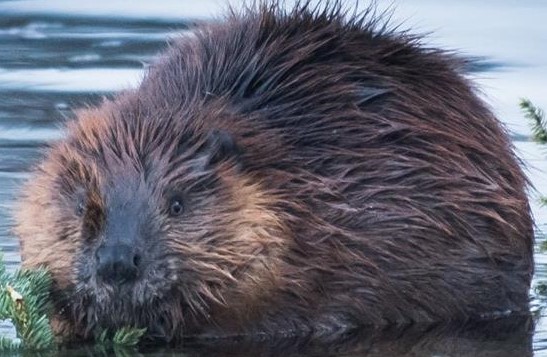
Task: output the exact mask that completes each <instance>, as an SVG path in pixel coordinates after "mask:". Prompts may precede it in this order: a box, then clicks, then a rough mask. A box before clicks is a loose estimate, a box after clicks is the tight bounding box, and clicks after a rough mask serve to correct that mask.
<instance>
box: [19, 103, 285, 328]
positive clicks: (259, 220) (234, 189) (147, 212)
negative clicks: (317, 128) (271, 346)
mask: <svg viewBox="0 0 547 357" xmlns="http://www.w3.org/2000/svg"><path fill="white" fill-rule="evenodd" d="M185 122H186V121H185ZM244 165H245V163H244V155H243V152H242V147H241V146H240V145H238V143H237V142H236V140H235V139H234V135H232V133H230V132H229V131H228V130H225V129H218V128H214V129H204V128H193V129H192V128H189V127H187V126H186V125H185V124H184V122H183V121H182V120H174V119H173V118H158V117H155V118H146V117H144V116H141V115H137V114H134V113H133V114H131V113H125V112H123V111H120V110H113V109H112V108H109V105H104V106H103V108H102V109H97V110H88V111H87V112H84V113H80V115H79V119H78V120H76V121H75V122H74V123H72V124H71V125H69V126H68V130H67V136H66V139H64V140H63V141H62V142H60V143H58V144H57V145H55V146H54V147H52V149H51V150H50V151H49V152H48V154H47V157H46V159H45V160H44V161H43V163H42V164H41V165H40V166H39V167H38V169H37V170H36V172H35V174H34V176H33V177H32V178H31V179H30V180H29V183H28V185H27V186H26V188H25V191H24V197H23V199H22V203H21V206H20V209H19V212H18V217H17V218H18V226H17V233H18V235H19V236H20V238H21V248H22V257H23V264H24V266H26V267H37V266H41V265H43V266H45V267H46V268H48V269H49V270H50V271H51V273H52V274H53V279H54V286H55V288H54V294H55V295H54V296H55V297H56V299H57V308H58V309H59V313H60V314H64V316H65V318H66V319H67V320H69V321H71V322H72V323H73V326H79V327H80V328H83V329H85V330H86V334H89V333H90V332H91V331H92V330H94V329H95V327H98V326H101V325H102V326H103V327H108V328H116V327H120V326H124V325H136V326H142V327H147V328H148V329H149V332H150V333H151V334H152V335H154V334H155V335H157V336H159V337H163V338H166V339H169V338H171V337H172V335H173V334H174V333H176V331H177V330H179V329H181V328H184V327H185V325H186V326H191V325H193V324H196V322H199V321H206V320H208V319H213V318H214V317H212V316H211V311H213V310H215V309H217V308H220V309H222V307H226V306H228V307H229V306H230V304H235V305H237V304H238V303H239V302H241V301H239V300H238V296H245V295H247V296H252V295H256V294H259V293H263V292H264V291H265V290H267V289H266V286H267V284H268V281H269V280H270V277H269V275H271V274H274V271H275V269H274V267H272V265H275V264H274V261H275V260H276V256H277V255H278V253H279V250H280V249H281V247H282V245H283V244H282V236H283V235H282V234H281V233H280V232H281V230H282V228H281V223H280V222H279V220H278V217H277V215H276V214H275V208H274V207H275V204H274V202H273V195H272V194H270V193H268V192H266V191H265V190H264V189H263V187H261V182H260V180H257V179H256V178H252V177H251V176H250V175H249V174H247V173H245V170H244ZM238 294H239V295H238ZM238 301H239V302H238ZM241 303H243V302H241Z"/></svg>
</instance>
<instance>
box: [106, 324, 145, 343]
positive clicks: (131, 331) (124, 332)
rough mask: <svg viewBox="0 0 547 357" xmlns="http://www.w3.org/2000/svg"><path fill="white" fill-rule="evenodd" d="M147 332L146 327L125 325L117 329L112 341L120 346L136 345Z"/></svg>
mask: <svg viewBox="0 0 547 357" xmlns="http://www.w3.org/2000/svg"><path fill="white" fill-rule="evenodd" d="M145 333H146V329H145V328H142V329H139V328H128V327H123V328H121V329H119V330H118V331H116V333H115V334H114V338H113V339H112V342H113V343H114V344H115V345H118V346H135V345H136V344H137V343H139V340H140V338H141V337H142V336H143V335H144V334H145Z"/></svg>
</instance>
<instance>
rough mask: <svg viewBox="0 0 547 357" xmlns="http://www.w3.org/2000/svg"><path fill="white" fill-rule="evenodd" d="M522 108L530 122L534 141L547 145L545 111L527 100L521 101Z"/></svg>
mask: <svg viewBox="0 0 547 357" xmlns="http://www.w3.org/2000/svg"><path fill="white" fill-rule="evenodd" d="M520 108H521V109H522V111H523V113H524V116H525V117H526V118H527V119H528V120H529V122H530V128H531V129H532V134H533V138H534V141H536V142H537V143H539V144H547V123H546V122H545V115H544V113H543V110H541V109H540V108H538V107H536V106H535V105H534V104H532V102H531V101H530V100H529V99H525V98H523V99H521V100H520Z"/></svg>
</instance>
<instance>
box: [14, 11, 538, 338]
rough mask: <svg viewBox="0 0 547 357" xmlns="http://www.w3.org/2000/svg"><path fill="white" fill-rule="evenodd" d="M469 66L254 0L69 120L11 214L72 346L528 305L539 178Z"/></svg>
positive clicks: (357, 18) (503, 311) (334, 328)
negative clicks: (126, 332)
mask: <svg viewBox="0 0 547 357" xmlns="http://www.w3.org/2000/svg"><path fill="white" fill-rule="evenodd" d="M467 64H468V62H467V60H466V59H465V58H463V57H462V56H458V55H456V54H453V53H451V52H448V51H444V50H440V49H435V48H429V47H427V46H425V45H424V44H423V40H422V38H421V37H420V36H415V35H412V34H410V33H409V32H407V31H400V30H398V29H397V28H396V27H394V26H390V25H389V23H388V21H387V20H385V17H383V16H381V15H376V14H375V11H374V10H371V9H369V10H368V11H364V13H360V14H352V13H350V12H348V11H347V10H344V9H343V8H342V6H340V5H339V3H334V4H332V3H331V4H330V5H326V6H323V7H315V6H311V5H310V4H309V2H300V3H298V4H296V5H295V6H294V7H292V8H291V9H285V8H284V7H283V6H282V5H281V4H280V3H278V2H272V1H269V2H262V3H259V4H257V5H250V6H248V7H247V8H245V9H243V10H232V11H230V12H229V13H228V15H227V16H226V17H225V18H224V20H223V21H217V22H214V23H210V24H204V25H202V26H200V27H197V28H196V29H194V30H192V31H191V32H190V33H189V34H187V35H183V36H182V37H180V38H178V39H176V40H174V42H173V43H172V44H171V45H170V47H169V48H168V49H167V50H166V51H165V53H163V55H161V56H159V58H158V59H157V60H156V61H155V62H154V63H153V64H152V65H151V66H150V67H149V68H148V69H147V73H146V75H145V77H144V78H143V80H142V82H141V84H140V85H139V87H138V88H136V89H132V90H127V91H125V92H123V93H120V94H118V95H116V96H114V97H113V98H107V99H105V100H104V102H102V103H100V104H99V105H97V106H95V107H89V108H86V109H83V110H80V111H77V112H75V116H76V119H75V120H73V121H70V122H69V123H67V125H66V135H65V136H64V138H63V139H62V140H60V141H58V142H56V143H53V144H52V145H51V147H49V149H48V150H47V152H46V153H45V157H44V159H43V161H41V162H40V163H39V164H38V165H37V166H36V168H35V170H34V172H33V174H32V176H31V178H30V180H29V181H28V184H27V185H26V186H25V188H24V190H23V194H22V196H21V199H20V204H19V208H18V209H17V213H16V222H17V224H16V228H15V230H16V233H17V234H18V236H19V237H20V241H21V252H22V261H23V266H24V267H26V268H34V267H38V266H44V267H46V268H47V269H49V271H50V272H51V274H52V277H53V288H52V296H53V300H54V305H55V312H54V315H53V318H52V325H53V326H54V329H55V331H56V333H57V334H58V335H59V336H60V337H61V338H66V339H68V340H78V339H88V338H92V337H93V334H94V333H96V332H95V331H97V330H98V329H100V328H109V329H114V328H119V327H122V326H136V327H145V328H147V336H148V337H149V338H150V339H152V340H159V341H167V342H172V343H176V342H178V341H181V340H182V339H183V338H185V337H187V336H227V335H253V334H255V335H261V336H264V335H266V336H270V335H272V336H274V335H278V334H284V335H286V334H300V333H303V334H307V335H310V336H316V337H321V336H331V335H332V334H335V333H337V332H338V331H347V330H348V329H352V328H357V327H359V326H365V325H366V326H378V327H381V326H393V325H401V326H404V325H405V324H413V323H435V322H437V321H470V320H481V319H489V318H493V317H497V316H505V315H510V314H526V313H527V311H528V292H529V287H530V280H531V276H532V272H533V256H532V246H533V222H532V218H531V214H530V208H529V202H528V199H527V195H526V189H527V185H528V182H527V179H526V177H525V175H524V174H523V171H522V169H521V167H520V166H519V161H518V159H517V158H516V156H515V154H514V152H513V147H512V144H511V142H510V140H509V138H508V135H507V133H506V131H505V129H504V128H503V127H502V125H501V124H500V123H499V122H498V120H497V119H496V118H495V116H494V115H493V113H492V112H491V110H490V109H489V108H488V107H487V105H486V104H485V103H483V101H482V100H481V99H480V98H479V97H478V95H477V92H476V90H475V89H474V86H473V84H472V83H471V82H470V81H469V80H468V79H467V78H466V77H465V69H466V68H467V67H466V65H467Z"/></svg>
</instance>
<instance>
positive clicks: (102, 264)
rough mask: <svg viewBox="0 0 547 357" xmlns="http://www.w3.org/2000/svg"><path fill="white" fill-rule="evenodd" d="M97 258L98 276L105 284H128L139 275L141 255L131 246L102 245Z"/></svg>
mask: <svg viewBox="0 0 547 357" xmlns="http://www.w3.org/2000/svg"><path fill="white" fill-rule="evenodd" d="M95 256H96V258H97V275H98V276H99V277H100V278H101V279H103V280H104V281H105V282H109V283H112V282H128V281H131V280H134V279H135V278H136V277H137V276H138V275H139V268H140V265H141V255H140V254H139V253H138V252H136V251H135V249H134V248H133V247H131V246H129V245H126V244H117V245H102V246H101V247H99V249H97V252H96V254H95Z"/></svg>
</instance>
